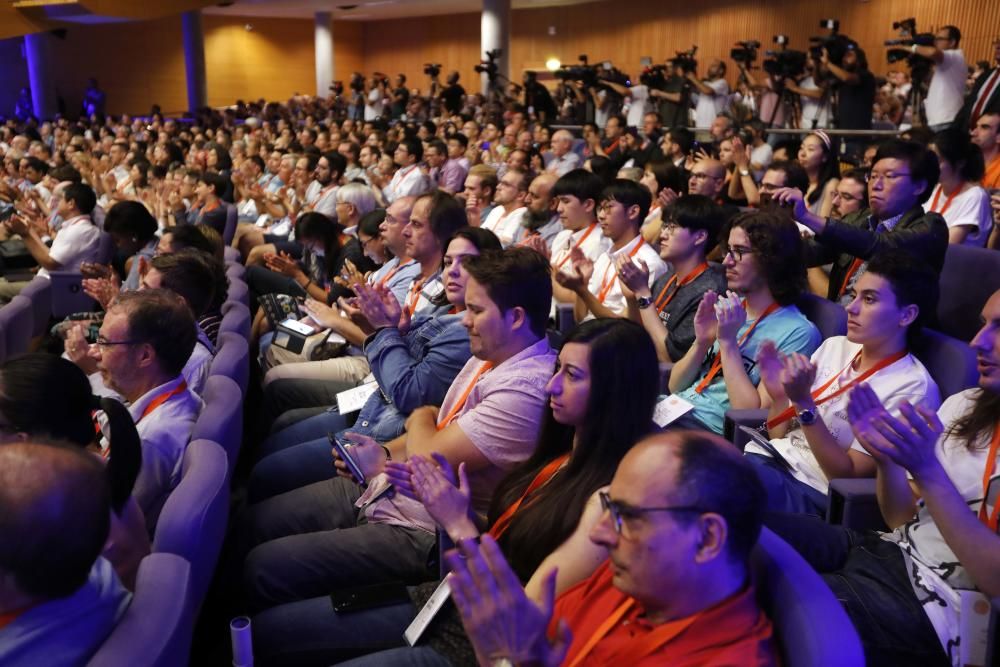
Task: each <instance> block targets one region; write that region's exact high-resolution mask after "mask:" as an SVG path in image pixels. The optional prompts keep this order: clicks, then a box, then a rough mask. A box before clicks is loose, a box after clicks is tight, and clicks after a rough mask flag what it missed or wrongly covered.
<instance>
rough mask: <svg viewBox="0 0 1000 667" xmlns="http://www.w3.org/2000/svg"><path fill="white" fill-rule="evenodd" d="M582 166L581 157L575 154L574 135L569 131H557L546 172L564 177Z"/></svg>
mask: <svg viewBox="0 0 1000 667" xmlns="http://www.w3.org/2000/svg"><path fill="white" fill-rule="evenodd" d="M579 166H580V156H579V155H577V154H576V153H575V152H573V135H572V134H570V132H569V130H556V133H555V134H553V135H552V158H551V159H550V160H549V163H548V164H547V165H546V166H545V171H547V172H549V173H550V174H555V175H556V176H557V177H558V176H562V175H563V174H566V173H568V172H570V171H572V170H574V169H577V168H578V167H579Z"/></svg>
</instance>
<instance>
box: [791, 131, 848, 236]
mask: <svg viewBox="0 0 1000 667" xmlns="http://www.w3.org/2000/svg"><path fill="white" fill-rule="evenodd" d="M799 164H800V165H802V168H803V169H805V170H806V175H808V176H809V189H808V190H806V192H805V196H806V205H807V206H808V207H809V210H810V211H811V212H812V213H813V214H814V215H818V216H820V217H828V216H829V215H830V211H831V210H832V208H833V191H834V190H836V189H837V183H839V182H840V164H839V163H838V162H837V154H836V153H835V152H834V150H833V144H832V141H831V139H830V137H829V136H828V135H827V133H826V132H823V131H822V130H818V131H816V132H812V133H810V134H808V135H806V138H805V139H803V140H802V145H801V146H800V147H799Z"/></svg>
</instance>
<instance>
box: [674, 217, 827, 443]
mask: <svg viewBox="0 0 1000 667" xmlns="http://www.w3.org/2000/svg"><path fill="white" fill-rule="evenodd" d="M722 239H724V244H723V248H724V249H725V256H724V257H725V259H724V261H723V266H724V267H725V270H726V283H727V287H728V291H727V293H726V294H725V295H722V294H716V293H715V292H712V291H709V292H706V293H705V295H704V296H703V297H702V299H701V302H700V303H699V304H698V309H697V310H696V311H695V315H694V343H693V344H692V345H691V347H690V348H689V349H688V351H687V352H686V353H685V354H684V356H683V357H681V358H680V359H678V360H677V362H676V363H675V364H674V367H673V371H672V372H671V374H670V391H671V393H673V394H674V395H675V396H676V397H679V398H680V399H683V400H684V401H685V402H686V403H687V404H688V405H690V408H689V409H688V411H687V412H686V413H684V414H683V415H681V416H680V419H678V420H676V421H674V424H675V425H677V426H688V427H696V428H704V429H708V430H711V431H714V432H715V433H720V434H721V433H722V423H723V415H724V414H725V412H726V410H728V409H730V408H736V409H746V408H759V407H761V402H760V395H759V394H758V393H757V384H758V382H760V366H759V364H758V363H757V357H758V354H759V350H760V348H761V346H762V345H763V344H764V343H765V341H771V342H772V343H773V344H774V345H775V346H776V347H777V348H778V349H779V350H780V351H781V352H782V353H784V354H792V353H795V352H797V353H800V354H806V355H811V354H812V353H813V351H815V350H816V348H817V347H819V344H820V342H821V341H820V334H819V331H817V330H816V327H815V326H813V324H812V323H811V322H809V320H807V319H806V318H805V317H804V316H803V315H802V313H800V312H799V309H798V308H796V307H795V301H796V299H798V298H799V296H800V295H801V293H802V290H803V288H804V286H805V266H804V264H803V261H802V241H801V239H800V237H799V231H798V229H797V228H796V227H795V223H793V222H792V221H791V220H790V219H789V218H787V217H785V216H783V215H779V214H775V213H764V212H760V213H744V214H741V215H739V216H737V217H736V218H734V219H733V220H732V222H731V223H730V224H729V225H728V226H727V228H726V230H724V232H723V235H722ZM688 405H685V406H684V407H685V408H688ZM662 425H663V424H661V426H662Z"/></svg>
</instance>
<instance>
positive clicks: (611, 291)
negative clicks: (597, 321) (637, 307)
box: [587, 234, 667, 319]
mask: <svg viewBox="0 0 1000 667" xmlns="http://www.w3.org/2000/svg"><path fill="white" fill-rule="evenodd" d="M633 252H634V253H635V254H634V255H633V254H632V253H633ZM621 255H624V256H626V257H629V256H631V257H632V261H633V262H634V263H635V265H636V266H638V265H639V260H642V261H643V262H645V263H646V266H647V267H648V268H649V286H650V288H652V286H653V283H654V282H656V279H657V278H659V277H660V276H662V275H663V274H664V273H666V272H667V265H666V264H665V263H664V262H663V260H662V259H660V255H659V253H657V252H656V251H655V250H653V248H652V246H650V245H649V244H648V243H646V242H645V241H643V239H642V234H640V235H639V236H637V237H635V238H634V239H632V240H631V241H629V242H628V243H627V244H625V245H624V246H622V247H621V248H619V249H618V250H616V251H614V252H611V250H610V248H609V249H608V251H607V252H604V253H603V254H601V256H600V257H598V258H597V261H596V262H594V274H593V275H592V276H591V277H590V283H588V285H587V289H588V290H590V293H591V294H593V295H594V296H596V297H597V299H598V301H600V302H601V303H602V304H603V305H604V307H606V308H608V309H609V310H611V311H613V312H614V313H616V314H618V315H621V314H622V313H624V312H625V296H624V295H623V294H622V288H621V284H620V283H619V282H618V274H617V272H616V271H615V259H616V258H618V257H619V256H621ZM602 297H603V298H602ZM587 319H593V313H588V314H587Z"/></svg>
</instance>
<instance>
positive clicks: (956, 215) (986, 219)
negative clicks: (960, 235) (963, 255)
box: [924, 185, 993, 248]
mask: <svg viewBox="0 0 1000 667" xmlns="http://www.w3.org/2000/svg"><path fill="white" fill-rule="evenodd" d="M947 201H948V198H947V197H945V195H944V193H943V192H942V191H941V186H940V185H938V186H937V187H935V188H934V192H933V193H931V196H930V199H928V200H927V201H926V202H924V210H925V211H937V212H938V213H941V209H944V207H945V203H946V202H947ZM941 215H942V216H943V217H944V221H945V222H946V223H948V227H949V228H951V227H961V226H971V227H975V228H976V230H975V231H972V232H969V235H968V236H966V237H965V241H964V242H963V244H962V245H971V246H976V247H977V248H982V247H983V246H985V245H986V239H988V238H989V237H990V232H991V231H992V230H993V209H992V208H990V193H988V192H987V191H986V190H985V189H984V188H983V187H982V186H979V185H976V186H974V187H971V188H969V189H968V190H966V191H965V192H960V193H959V194H958V195H956V196H955V198H954V199H953V200H952V201H951V204H950V205H948V208H947V209H946V210H945V211H944V213H941Z"/></svg>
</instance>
